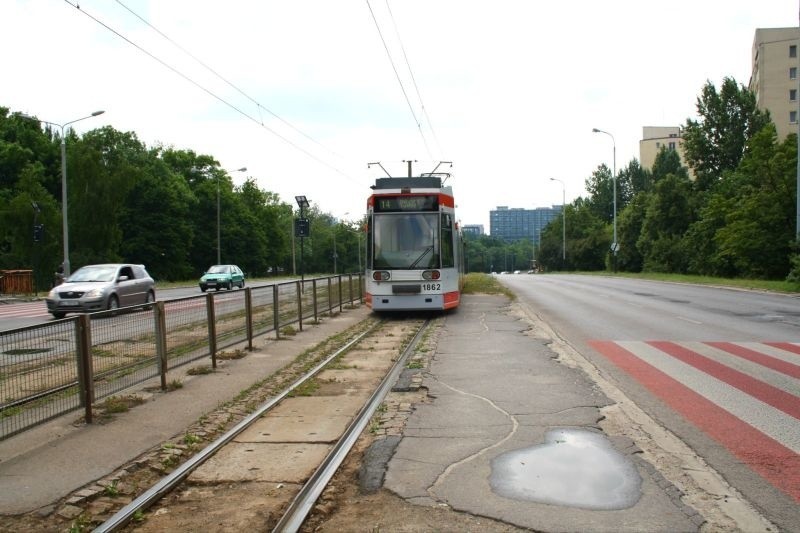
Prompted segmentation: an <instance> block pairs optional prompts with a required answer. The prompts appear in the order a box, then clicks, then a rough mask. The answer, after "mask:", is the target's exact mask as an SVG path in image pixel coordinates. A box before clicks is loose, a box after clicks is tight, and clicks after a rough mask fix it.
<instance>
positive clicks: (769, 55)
mask: <svg viewBox="0 0 800 533" xmlns="http://www.w3.org/2000/svg"><path fill="white" fill-rule="evenodd" d="M798 45H800V29H798V28H797V27H795V28H758V29H756V34H755V37H754V39H753V52H752V74H751V75H750V84H749V88H750V90H751V91H753V93H755V95H756V103H757V105H758V108H759V109H762V110H769V113H770V116H771V117H772V121H773V122H774V123H775V127H776V129H777V130H778V138H779V139H784V138H786V136H787V135H788V134H789V133H797V129H798V105H800V103H799V102H798V89H800V85H798V83H800V81H799V80H798V77H797V71H798V66H800V62H798V54H797V48H798Z"/></svg>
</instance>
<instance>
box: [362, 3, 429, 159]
mask: <svg viewBox="0 0 800 533" xmlns="http://www.w3.org/2000/svg"><path fill="white" fill-rule="evenodd" d="M366 2H367V8H369V13H370V15H372V20H373V22H375V28H376V29H377V30H378V35H379V36H380V38H381V42H382V43H383V49H384V50H386V56H387V57H388V58H389V63H390V64H391V65H392V70H394V75H395V76H396V77H397V83H398V84H400V90H401V91H402V92H403V97H404V98H405V99H406V103H407V104H408V109H409V110H410V111H411V116H412V117H414V123H415V124H416V125H417V129H418V130H419V134H420V137H422V144H424V145H425V151H426V152H428V157H430V158H431V159H434V157H433V155H431V150H430V148H429V147H428V141H427V140H426V139H425V134H424V133H422V126H421V125H420V122H419V119H418V118H417V114H416V113H415V112H414V106H413V105H411V100H410V99H409V98H408V93H407V92H406V88H405V86H404V85H403V80H402V79H401V78H400V73H399V72H398V71H397V66H396V65H395V64H394V60H393V59H392V54H391V52H389V46H388V45H387V44H386V39H384V38H383V32H382V31H381V26H380V24H378V19H377V18H376V17H375V12H374V11H373V10H372V5H370V3H369V0H366Z"/></svg>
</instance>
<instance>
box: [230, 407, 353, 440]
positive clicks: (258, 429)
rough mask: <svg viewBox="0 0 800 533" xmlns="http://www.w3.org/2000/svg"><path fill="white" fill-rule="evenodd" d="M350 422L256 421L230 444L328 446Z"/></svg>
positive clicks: (310, 418) (322, 418)
mask: <svg viewBox="0 0 800 533" xmlns="http://www.w3.org/2000/svg"><path fill="white" fill-rule="evenodd" d="M351 420H352V417H350V416H332V415H330V414H328V413H324V414H321V415H305V416H281V417H272V416H270V417H267V418H264V419H261V420H259V421H258V422H256V423H255V424H253V425H252V426H250V427H249V428H247V429H246V430H244V431H243V432H242V433H241V434H240V435H238V436H237V437H236V438H235V439H234V441H235V442H239V443H248V442H252V443H256V442H285V443H289V442H309V443H324V444H331V443H334V442H336V440H337V439H338V438H339V437H340V436H341V434H342V433H343V432H344V430H345V429H346V428H347V425H348V424H349V423H350V421H351Z"/></svg>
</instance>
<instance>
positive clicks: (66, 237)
mask: <svg viewBox="0 0 800 533" xmlns="http://www.w3.org/2000/svg"><path fill="white" fill-rule="evenodd" d="M103 113H105V111H95V112H94V113H92V114H91V115H87V116H85V117H81V118H76V119H75V120H70V121H69V122H65V123H63V124H57V123H55V122H50V121H47V120H42V119H39V118H36V117H32V116H29V115H25V114H20V116H22V117H24V118H29V119H31V120H36V121H38V122H41V123H42V124H50V125H51V126H56V127H58V128H60V129H61V216H62V223H61V225H62V228H61V230H62V235H63V240H64V263H63V267H64V278H67V277H69V275H70V269H69V225H68V218H67V142H66V136H65V130H66V127H67V126H69V125H70V124H75V123H76V122H79V121H81V120H86V119H87V118H92V117H96V116H98V115H102V114H103Z"/></svg>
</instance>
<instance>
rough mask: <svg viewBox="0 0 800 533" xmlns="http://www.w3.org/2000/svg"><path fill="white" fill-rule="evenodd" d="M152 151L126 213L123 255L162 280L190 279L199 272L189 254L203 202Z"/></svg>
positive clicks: (133, 188)
mask: <svg viewBox="0 0 800 533" xmlns="http://www.w3.org/2000/svg"><path fill="white" fill-rule="evenodd" d="M149 155H150V157H149V158H148V168H147V171H146V172H143V173H142V174H141V176H139V179H138V180H137V181H136V183H135V184H134V185H133V187H132V188H131V190H130V192H129V194H128V197H127V199H126V201H125V207H124V209H123V211H122V213H121V214H120V226H121V228H122V233H123V237H122V244H121V247H120V254H121V256H122V257H124V258H126V259H127V260H129V261H136V262H139V263H143V264H145V265H146V266H147V269H148V271H149V272H150V275H152V276H153V277H154V278H156V279H160V280H185V279H190V278H191V277H193V276H194V275H195V274H196V269H195V268H193V266H192V264H191V262H190V261H189V256H190V250H191V247H192V243H193V241H194V238H195V234H194V231H195V228H194V227H193V226H192V224H191V213H192V211H193V208H194V207H195V206H196V204H197V201H196V199H195V197H194V195H193V194H192V192H191V191H190V190H189V186H188V184H187V183H186V181H185V180H184V179H183V177H182V176H179V175H177V174H175V173H174V172H173V171H172V170H171V169H170V168H169V166H167V164H166V163H164V161H162V160H161V159H160V158H158V151H156V150H153V151H151V152H150V154H149Z"/></svg>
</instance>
